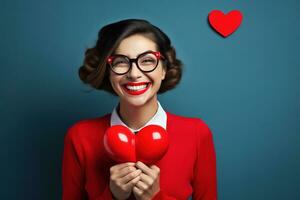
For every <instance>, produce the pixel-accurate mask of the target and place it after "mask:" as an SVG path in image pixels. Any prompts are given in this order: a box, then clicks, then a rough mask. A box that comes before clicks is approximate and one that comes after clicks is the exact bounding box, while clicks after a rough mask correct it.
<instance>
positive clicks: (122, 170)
mask: <svg viewBox="0 0 300 200" xmlns="http://www.w3.org/2000/svg"><path fill="white" fill-rule="evenodd" d="M133 171H136V168H135V167H134V163H133V164H132V163H122V164H119V165H114V166H112V167H111V168H110V174H111V177H112V178H113V179H117V178H121V177H123V176H126V175H127V174H128V173H131V172H133Z"/></svg>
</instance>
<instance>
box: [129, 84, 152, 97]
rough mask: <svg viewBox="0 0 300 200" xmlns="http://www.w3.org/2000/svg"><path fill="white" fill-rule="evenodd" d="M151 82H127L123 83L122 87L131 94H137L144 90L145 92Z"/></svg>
mask: <svg viewBox="0 0 300 200" xmlns="http://www.w3.org/2000/svg"><path fill="white" fill-rule="evenodd" d="M150 85H151V83H150V82H149V83H145V84H141V85H135V86H132V85H129V84H125V85H123V88H124V89H125V91H126V92H127V93H129V94H131V95H139V94H143V93H144V92H146V91H147V90H148V89H149V87H150Z"/></svg>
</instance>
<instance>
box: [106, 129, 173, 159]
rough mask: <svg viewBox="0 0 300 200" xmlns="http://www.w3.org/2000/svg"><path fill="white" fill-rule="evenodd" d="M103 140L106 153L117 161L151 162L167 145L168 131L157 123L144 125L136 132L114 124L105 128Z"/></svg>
mask: <svg viewBox="0 0 300 200" xmlns="http://www.w3.org/2000/svg"><path fill="white" fill-rule="evenodd" d="M103 142H104V147H105V150H106V152H107V153H108V155H109V156H110V157H111V158H112V159H113V160H115V161H116V162H118V163H123V162H137V161H141V162H143V163H145V164H153V163H155V162H157V161H158V160H160V159H161V158H162V157H163V156H164V155H165V153H166V152H167V150H168V147H169V138H168V133H167V131H166V130H165V129H164V128H163V127H161V126H158V125H149V126H146V127H144V128H142V129H141V130H140V131H139V132H138V133H137V134H134V133H132V132H131V131H130V130H129V129H128V128H127V127H125V126H122V125H114V126H111V127H109V128H108V129H107V130H106V132H105V135H104V140H103Z"/></svg>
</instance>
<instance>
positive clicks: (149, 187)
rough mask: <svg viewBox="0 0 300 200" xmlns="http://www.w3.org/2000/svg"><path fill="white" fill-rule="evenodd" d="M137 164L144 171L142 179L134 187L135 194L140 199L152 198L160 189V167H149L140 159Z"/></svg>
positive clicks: (148, 199) (141, 175)
mask: <svg viewBox="0 0 300 200" xmlns="http://www.w3.org/2000/svg"><path fill="white" fill-rule="evenodd" d="M135 166H136V167H137V168H138V169H140V170H142V173H141V174H140V175H139V176H140V177H141V178H140V180H139V181H138V182H137V183H136V184H135V186H134V187H133V193H134V196H135V198H136V199H138V200H150V199H152V198H153V197H154V196H155V195H156V194H157V193H158V192H159V190H160V186H159V177H160V169H159V168H158V167H157V166H155V165H151V166H150V168H149V167H148V166H147V165H145V164H144V163H142V162H140V161H138V162H137V163H136V165H135Z"/></svg>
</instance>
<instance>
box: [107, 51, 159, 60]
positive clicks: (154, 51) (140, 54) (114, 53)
mask: <svg viewBox="0 0 300 200" xmlns="http://www.w3.org/2000/svg"><path fill="white" fill-rule="evenodd" d="M148 52H156V50H147V51H145V52H142V53H140V54H138V55H137V56H136V57H135V58H137V57H138V56H139V55H141V54H143V53H148ZM112 55H122V56H127V57H128V58H130V57H129V56H128V55H125V54H120V53H114V54H112Z"/></svg>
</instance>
